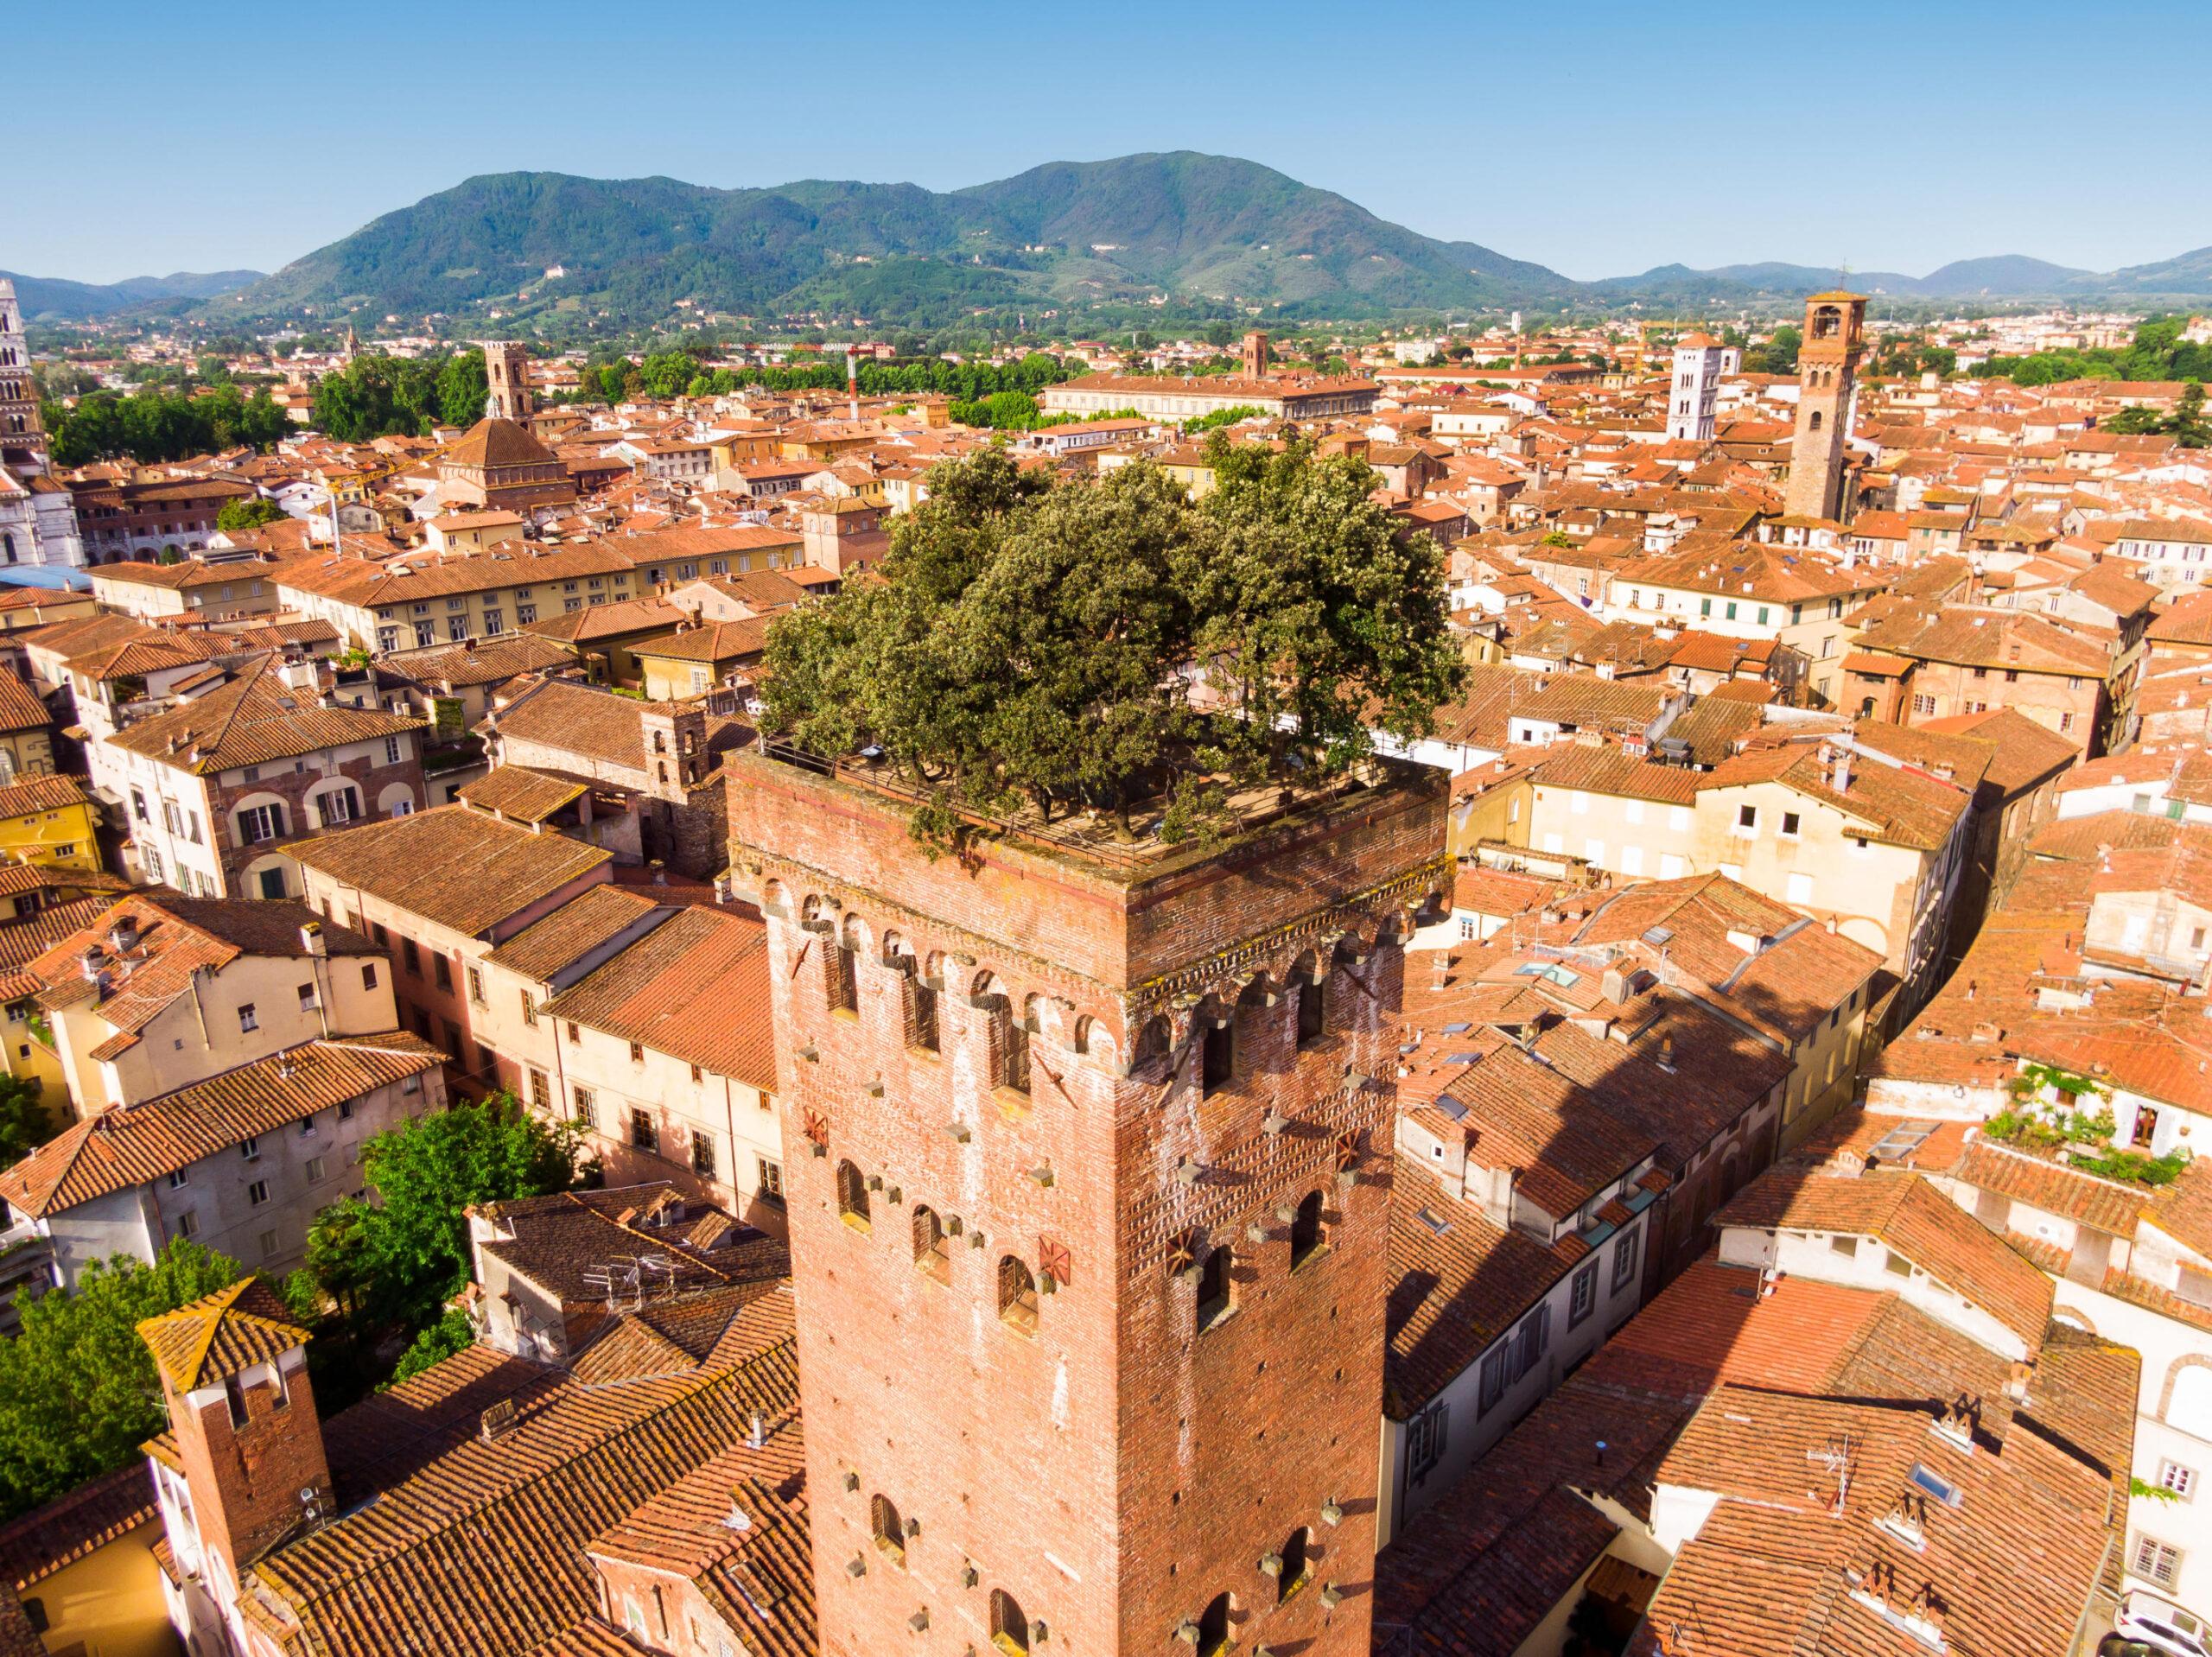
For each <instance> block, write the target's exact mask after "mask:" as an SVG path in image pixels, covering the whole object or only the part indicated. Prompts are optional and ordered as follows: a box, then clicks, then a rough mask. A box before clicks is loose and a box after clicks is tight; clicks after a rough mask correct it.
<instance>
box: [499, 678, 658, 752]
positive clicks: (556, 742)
mask: <svg viewBox="0 0 2212 1657" xmlns="http://www.w3.org/2000/svg"><path fill="white" fill-rule="evenodd" d="M644 713H645V704H644V703H643V702H635V701H632V699H631V698H629V697H627V696H618V695H615V694H614V693H613V691H611V690H607V689H601V688H600V687H599V686H596V685H583V684H577V683H575V682H573V681H570V680H567V679H549V680H546V681H545V682H543V683H541V684H537V685H532V686H531V687H530V688H529V689H526V690H524V691H523V692H522V694H521V695H518V696H517V697H516V698H515V699H514V700H513V701H512V702H509V703H508V704H507V705H506V706H505V707H504V708H500V709H499V710H498V712H496V713H495V714H493V716H492V718H491V720H490V721H487V723H488V724H489V726H490V727H491V728H492V729H493V730H495V731H497V732H498V733H499V734H500V735H502V736H512V737H516V738H518V739H520V740H523V741H524V742H535V743H537V744H539V745H540V746H544V747H549V748H555V749H563V750H566V751H567V752H571V753H579V754H583V755H587V756H588V757H589V758H591V759H602V760H606V761H607V762H608V763H609V764H612V765H623V766H626V767H627V768H629V769H630V770H632V771H641V770H643V769H644V768H645V720H644Z"/></svg>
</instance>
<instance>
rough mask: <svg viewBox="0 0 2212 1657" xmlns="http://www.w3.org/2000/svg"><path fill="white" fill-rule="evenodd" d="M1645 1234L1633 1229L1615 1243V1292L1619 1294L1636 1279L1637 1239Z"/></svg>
mask: <svg viewBox="0 0 2212 1657" xmlns="http://www.w3.org/2000/svg"><path fill="white" fill-rule="evenodd" d="M1642 1236H1643V1233H1642V1232H1640V1231H1631V1232H1629V1233H1627V1234H1626V1235H1624V1236H1623V1237H1622V1238H1621V1240H1620V1241H1618V1242H1617V1243H1615V1244H1614V1245H1613V1292H1614V1293H1615V1294H1618V1293H1619V1292H1621V1291H1622V1290H1623V1289H1625V1288H1626V1287H1628V1286H1629V1285H1630V1283H1631V1282H1633V1281H1634V1280H1635V1279H1636V1251H1637V1240H1638V1239H1639V1238H1641V1237H1642Z"/></svg>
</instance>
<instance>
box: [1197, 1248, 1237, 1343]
mask: <svg viewBox="0 0 2212 1657" xmlns="http://www.w3.org/2000/svg"><path fill="white" fill-rule="evenodd" d="M1235 1261H1236V1254H1235V1251H1233V1250H1232V1249H1230V1248H1229V1247H1228V1246H1227V1245H1226V1244H1224V1245H1222V1246H1220V1247H1217V1248H1210V1249H1208V1250H1207V1251H1206V1257H1205V1260H1201V1261H1200V1262H1199V1263H1198V1332H1199V1333H1200V1334H1202V1335H1203V1334H1204V1333H1205V1331H1206V1330H1210V1329H1211V1328H1212V1327H1213V1326H1214V1325H1215V1324H1218V1323H1219V1322H1221V1320H1222V1319H1223V1318H1224V1317H1228V1316H1229V1314H1230V1311H1232V1310H1234V1308H1235V1305H1236V1295H1235V1292H1234V1288H1233V1286H1232V1283H1231V1280H1230V1275H1229V1268H1230V1266H1231V1265H1233V1264H1234V1263H1235Z"/></svg>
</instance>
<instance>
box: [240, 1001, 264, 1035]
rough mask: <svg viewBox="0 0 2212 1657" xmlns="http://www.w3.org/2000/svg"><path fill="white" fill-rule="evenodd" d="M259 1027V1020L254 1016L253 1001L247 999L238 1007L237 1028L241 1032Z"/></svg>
mask: <svg viewBox="0 0 2212 1657" xmlns="http://www.w3.org/2000/svg"><path fill="white" fill-rule="evenodd" d="M259 1028H261V1020H260V1019H257V1018H256V1017H254V1013H253V1003H252V1002H251V1001H248V1002H247V1003H246V1004H245V1006H241V1007H240V1008H239V1009H238V1029H239V1031H240V1032H241V1033H243V1032H245V1031H248V1030H258V1029H259Z"/></svg>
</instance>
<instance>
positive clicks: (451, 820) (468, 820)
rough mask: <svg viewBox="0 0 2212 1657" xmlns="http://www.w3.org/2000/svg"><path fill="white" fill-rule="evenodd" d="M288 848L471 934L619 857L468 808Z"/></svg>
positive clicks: (345, 881)
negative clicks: (519, 826) (614, 857)
mask: <svg viewBox="0 0 2212 1657" xmlns="http://www.w3.org/2000/svg"><path fill="white" fill-rule="evenodd" d="M289 850H290V852H291V854H292V855H293V856H294V857H295V858H296V859H297V860H299V861H300V862H301V863H302V864H304V865H305V866H306V867H308V868H311V869H314V870H315V871H317V872H318V873H322V874H326V875H327V876H329V877H330V878H331V879H334V880H336V881H339V882H340V883H341V884H342V885H345V886H358V887H359V888H360V889H361V890H363V891H364V892H369V893H371V894H372V895H373V896H375V897H377V898H380V899H382V900H383V901H384V902H385V903H389V904H392V905H396V906H397V907H398V908H401V909H404V910H407V911H410V912H411V913H414V914H416V915H421V916H423V917H425V918H426V919H429V920H432V921H435V922H436V923H437V924H440V925H441V926H447V927H450V928H452V929H453V930H454V931H456V932H462V933H469V934H474V933H480V932H484V931H487V930H490V929H491V928H492V927H493V926H496V925H497V924H499V922H501V921H503V920H505V919H506V918H507V917H509V916H511V915H514V914H518V913H519V912H520V911H523V910H525V909H527V908H529V907H530V906H531V905H532V904H535V903H537V902H539V901H540V900H542V899H543V898H549V897H550V896H551V895H552V894H553V893H554V892H558V891H559V890H560V889H561V888H562V887H563V886H567V885H568V884H569V882H571V881H574V880H578V879H582V878H584V877H585V876H587V875H588V874H590V873H592V872H593V871H594V870H595V869H599V868H602V867H605V866H606V865H607V863H609V862H610V861H612V860H613V854H612V853H610V852H605V851H601V849H600V848H597V847H595V846H586V845H583V844H582V843H581V842H579V841H573V840H570V839H568V838H567V837H566V836H564V835H552V834H535V833H532V832H531V830H530V829H527V828H517V827H515V826H514V825H513V824H512V823H506V822H500V821H499V819H498V818H496V817H493V816H486V815H485V814H484V813H483V812H481V811H474V810H471V809H469V808H468V807H467V806H465V805H447V806H440V807H438V808H436V809H435V810H430V811H417V812H415V813H414V814H412V815H411V816H404V817H392V818H390V819H388V820H387V821H385V822H372V823H365V824H363V825H362V826H361V827H360V828H347V829H344V830H342V831H340V833H337V834H334V835H321V836H319V837H318V838H316V839H314V840H310V841H302V842H301V843H300V844H298V845H296V846H293V847H291V848H289Z"/></svg>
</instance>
